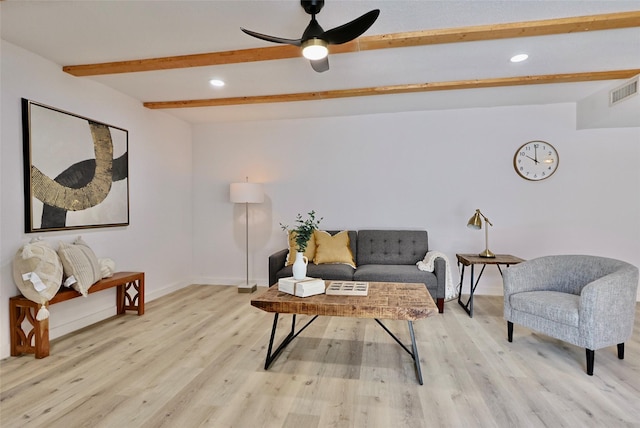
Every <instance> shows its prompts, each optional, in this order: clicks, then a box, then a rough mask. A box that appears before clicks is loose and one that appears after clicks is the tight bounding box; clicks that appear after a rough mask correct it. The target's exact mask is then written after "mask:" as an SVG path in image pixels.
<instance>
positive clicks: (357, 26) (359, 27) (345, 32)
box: [320, 9, 380, 45]
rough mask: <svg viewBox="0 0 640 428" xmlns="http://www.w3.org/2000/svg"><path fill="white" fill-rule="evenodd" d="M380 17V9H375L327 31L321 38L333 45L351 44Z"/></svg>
mask: <svg viewBox="0 0 640 428" xmlns="http://www.w3.org/2000/svg"><path fill="white" fill-rule="evenodd" d="M378 15H380V9H374V10H372V11H370V12H367V13H365V14H364V15H362V16H361V17H359V18H356V19H354V20H353V21H351V22H347V23H346V24H344V25H341V26H339V27H336V28H332V29H331V30H327V31H325V32H324V34H323V35H322V36H321V37H320V38H321V39H323V40H325V41H327V42H328V43H330V44H332V45H340V44H342V43H347V42H350V41H351V40H353V39H355V38H357V37H358V36H360V35H361V34H362V33H364V32H365V31H367V30H368V29H369V27H371V26H372V25H373V23H374V22H376V19H378Z"/></svg>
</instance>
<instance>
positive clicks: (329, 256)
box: [313, 230, 356, 269]
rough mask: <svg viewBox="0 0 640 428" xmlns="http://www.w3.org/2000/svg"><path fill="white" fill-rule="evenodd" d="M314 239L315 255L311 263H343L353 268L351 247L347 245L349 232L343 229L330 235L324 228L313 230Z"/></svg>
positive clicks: (354, 264) (354, 265)
mask: <svg viewBox="0 0 640 428" xmlns="http://www.w3.org/2000/svg"><path fill="white" fill-rule="evenodd" d="M313 236H314V238H315V239H316V256H315V257H314V259H313V263H315V264H317V265H319V264H323V263H343V264H347V265H349V266H351V267H352V268H354V269H355V267H356V262H355V261H354V260H353V254H352V253H351V247H350V246H349V244H350V242H349V232H348V231H346V230H343V231H342V232H339V233H336V234H335V235H333V236H331V234H330V233H329V232H325V231H324V230H316V231H315V232H313Z"/></svg>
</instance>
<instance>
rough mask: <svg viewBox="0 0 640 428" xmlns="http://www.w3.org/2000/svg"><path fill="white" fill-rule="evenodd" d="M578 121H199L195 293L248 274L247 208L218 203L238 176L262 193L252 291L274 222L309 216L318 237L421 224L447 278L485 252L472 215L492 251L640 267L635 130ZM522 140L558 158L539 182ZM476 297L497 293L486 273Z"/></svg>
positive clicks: (454, 116)
mask: <svg viewBox="0 0 640 428" xmlns="http://www.w3.org/2000/svg"><path fill="white" fill-rule="evenodd" d="M372 102H384V98H381V99H380V100H375V101H372ZM575 123H576V119H575V105H573V104H562V105H548V106H527V107H504V108H488V109H468V110H457V111H439V112H411V113H403V114H381V115H370V116H355V117H343V118H320V119H312V120H306V119H305V120H284V121H270V122H253V123H244V124H242V125H241V126H239V125H238V124H220V125H213V124H209V125H197V126H195V127H194V146H193V153H194V195H195V196H196V197H195V203H194V228H195V230H196V231H197V233H196V234H195V236H194V266H195V269H196V274H197V275H198V276H199V277H200V279H199V280H200V281H201V282H205V283H207V282H209V283H221V282H222V283H229V282H233V281H241V280H242V278H243V277H244V272H245V268H244V263H245V259H244V240H243V236H244V235H243V234H244V229H243V224H244V223H243V222H244V208H242V206H240V207H238V206H235V205H234V204H232V203H230V202H229V201H228V197H229V194H228V192H229V190H228V185H229V183H230V182H233V181H243V180H244V177H245V176H249V178H250V181H255V182H263V183H265V188H266V193H267V196H266V200H265V203H264V204H261V205H251V206H250V209H251V212H252V214H250V219H251V221H253V222H255V224H253V225H252V228H251V231H250V234H251V235H250V236H251V243H250V247H251V248H250V254H251V257H250V260H251V261H250V271H251V276H252V277H255V278H256V279H257V280H258V281H259V283H261V284H262V285H266V282H267V274H268V269H267V267H268V265H267V257H268V255H269V254H271V253H272V252H274V251H275V250H278V249H280V248H284V247H285V246H286V240H285V236H284V234H283V233H282V232H281V231H280V228H279V225H278V223H279V222H284V223H288V224H291V223H292V222H293V220H294V218H295V215H296V214H297V213H303V214H304V213H306V212H308V211H310V210H312V209H313V210H316V211H317V213H318V214H319V215H320V216H323V217H324V220H323V221H322V223H321V226H322V227H323V228H329V229H333V228H336V229H338V228H348V229H362V228H425V229H427V230H428V231H429V234H430V246H431V248H432V249H434V250H439V251H443V252H445V253H446V254H447V255H448V256H449V258H450V260H451V261H452V265H453V271H454V275H457V268H456V266H455V265H456V264H455V254H456V253H477V252H479V251H481V250H483V249H484V232H483V231H482V232H481V231H474V230H471V229H468V228H467V227H466V226H465V225H466V222H467V220H468V219H469V218H470V217H471V215H472V214H473V213H474V210H475V209H476V208H480V209H481V210H482V211H483V212H484V213H485V214H486V215H487V216H488V217H489V219H490V220H491V221H492V222H493V224H494V227H493V228H491V229H490V231H489V240H490V245H489V246H490V249H491V250H493V251H494V252H496V253H510V254H514V255H517V256H520V257H522V258H525V259H529V258H534V257H538V256H542V255H549V254H561V253H574V254H594V255H601V256H607V257H614V258H619V259H623V260H626V261H628V262H631V263H633V264H635V265H637V266H640V225H639V223H638V219H639V218H640V168H638V165H640V128H622V129H605V130H583V131H576V124H575ZM530 140H544V141H547V142H549V143H551V144H553V145H554V146H555V147H556V149H557V150H558V151H559V153H560V163H559V169H558V171H557V172H556V173H555V175H553V176H552V177H550V178H549V179H547V180H545V181H542V182H530V181H526V180H523V179H522V178H519V177H518V176H517V175H516V173H515V171H514V168H513V156H514V153H515V152H516V150H517V148H518V147H519V146H520V145H522V144H523V143H525V142H527V141H530ZM465 287H467V283H466V281H465ZM477 291H478V293H484V294H500V293H501V292H502V289H501V282H500V277H499V274H497V270H496V269H494V268H488V269H487V271H486V272H485V275H484V276H483V279H482V281H481V282H480V285H479V286H478V290H477Z"/></svg>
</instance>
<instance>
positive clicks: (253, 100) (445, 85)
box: [144, 69, 640, 109]
mask: <svg viewBox="0 0 640 428" xmlns="http://www.w3.org/2000/svg"><path fill="white" fill-rule="evenodd" d="M637 74H640V69H633V70H613V71H598V72H587V73H564V74H546V75H538V76H518V77H500V78H492V79H472V80H455V81H450V82H432V83H415V84H404V85H391V86H376V87H370V88H355V89H337V90H329V91H315V92H299V93H293V94H278V95H257V96H247V97H232V98H212V99H201V100H183V101H157V102H145V103H144V106H145V107H147V108H150V109H170V108H191V107H218V106H229V105H243V104H263V103H284V102H295V101H311V100H326V99H334V98H348V97H362V96H368V95H389V94H407V93H412V92H429V91H450V90H457V89H474V88H495V87H501V86H521V85H541V84H551V83H571V82H590V81H598V80H617V79H628V78H630V77H633V76H635V75H637Z"/></svg>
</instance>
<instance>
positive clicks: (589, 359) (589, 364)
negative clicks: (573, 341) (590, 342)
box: [587, 349, 596, 376]
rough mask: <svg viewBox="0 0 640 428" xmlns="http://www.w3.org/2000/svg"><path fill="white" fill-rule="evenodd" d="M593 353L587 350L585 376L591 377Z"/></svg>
mask: <svg viewBox="0 0 640 428" xmlns="http://www.w3.org/2000/svg"><path fill="white" fill-rule="evenodd" d="M595 354H596V353H595V351H594V350H593V349H587V374H588V375H589V376H593V362H594V360H595Z"/></svg>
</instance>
